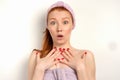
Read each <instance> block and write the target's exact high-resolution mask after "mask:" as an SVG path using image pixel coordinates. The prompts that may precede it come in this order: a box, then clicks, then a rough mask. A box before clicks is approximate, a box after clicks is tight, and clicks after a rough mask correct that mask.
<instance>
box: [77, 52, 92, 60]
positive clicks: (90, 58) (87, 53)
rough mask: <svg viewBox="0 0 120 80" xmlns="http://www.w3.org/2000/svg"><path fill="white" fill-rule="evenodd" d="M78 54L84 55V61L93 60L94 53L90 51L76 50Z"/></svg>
mask: <svg viewBox="0 0 120 80" xmlns="http://www.w3.org/2000/svg"><path fill="white" fill-rule="evenodd" d="M78 51H79V53H80V54H84V53H85V54H86V59H87V60H88V61H89V60H94V53H93V52H92V51H90V50H78Z"/></svg>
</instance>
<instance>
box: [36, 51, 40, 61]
mask: <svg viewBox="0 0 120 80" xmlns="http://www.w3.org/2000/svg"><path fill="white" fill-rule="evenodd" d="M39 59H40V52H37V61H38V60H39Z"/></svg>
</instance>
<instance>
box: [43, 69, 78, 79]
mask: <svg viewBox="0 0 120 80" xmlns="http://www.w3.org/2000/svg"><path fill="white" fill-rule="evenodd" d="M44 80H77V76H76V72H75V71H74V70H73V69H71V68H66V69H62V68H57V69H53V70H46V71H45V75H44Z"/></svg>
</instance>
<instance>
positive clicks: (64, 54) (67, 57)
mask: <svg viewBox="0 0 120 80" xmlns="http://www.w3.org/2000/svg"><path fill="white" fill-rule="evenodd" d="M62 56H63V57H64V58H65V59H66V60H67V61H69V59H70V57H69V56H68V55H67V54H66V53H65V52H63V53H62Z"/></svg>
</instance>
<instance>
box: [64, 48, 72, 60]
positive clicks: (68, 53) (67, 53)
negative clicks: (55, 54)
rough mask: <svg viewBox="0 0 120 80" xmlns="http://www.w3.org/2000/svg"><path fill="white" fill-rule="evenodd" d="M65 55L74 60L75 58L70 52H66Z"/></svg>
mask: <svg viewBox="0 0 120 80" xmlns="http://www.w3.org/2000/svg"><path fill="white" fill-rule="evenodd" d="M64 53H65V54H66V55H67V56H68V57H69V58H72V57H73V56H72V55H71V53H70V52H69V51H66V50H65V51H64Z"/></svg>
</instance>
